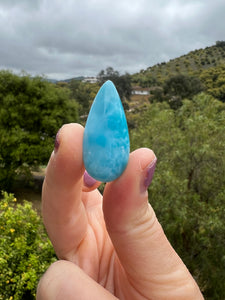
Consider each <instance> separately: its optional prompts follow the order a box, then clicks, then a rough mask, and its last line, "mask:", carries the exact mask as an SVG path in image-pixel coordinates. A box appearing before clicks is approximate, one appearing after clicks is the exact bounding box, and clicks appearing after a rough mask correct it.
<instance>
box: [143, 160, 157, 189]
mask: <svg viewBox="0 0 225 300" xmlns="http://www.w3.org/2000/svg"><path fill="white" fill-rule="evenodd" d="M156 162H157V158H156V157H155V159H154V160H153V161H152V162H151V163H150V164H149V165H148V166H147V167H146V169H145V170H144V172H145V176H144V181H143V185H142V187H141V192H146V191H147V189H148V187H149V186H150V184H151V182H152V179H153V176H154V172H155V168H156Z"/></svg>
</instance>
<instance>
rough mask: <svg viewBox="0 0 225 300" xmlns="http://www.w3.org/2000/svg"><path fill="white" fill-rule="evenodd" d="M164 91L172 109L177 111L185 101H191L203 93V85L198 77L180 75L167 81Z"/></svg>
mask: <svg viewBox="0 0 225 300" xmlns="http://www.w3.org/2000/svg"><path fill="white" fill-rule="evenodd" d="M163 89H164V94H165V95H166V97H167V99H168V102H169V104H170V107H171V108H173V109H177V108H179V107H180V106H182V100H183V99H185V98H189V99H191V98H192V97H193V96H194V95H197V94H198V93H200V92H201V91H203V85H202V83H201V81H200V80H199V79H198V78H197V77H192V76H186V75H182V74H179V75H175V76H172V77H170V78H169V79H168V80H166V81H165V83H164V86H163Z"/></svg>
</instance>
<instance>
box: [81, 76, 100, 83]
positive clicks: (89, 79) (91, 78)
mask: <svg viewBox="0 0 225 300" xmlns="http://www.w3.org/2000/svg"><path fill="white" fill-rule="evenodd" d="M82 82H88V83H97V82H98V79H97V77H85V78H84V79H83V80H82Z"/></svg>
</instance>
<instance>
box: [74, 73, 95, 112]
mask: <svg viewBox="0 0 225 300" xmlns="http://www.w3.org/2000/svg"><path fill="white" fill-rule="evenodd" d="M68 88H69V89H70V91H71V95H72V98H73V99H76V101H77V102H78V103H79V115H80V116H82V115H87V114H88V112H89V110H90V107H91V104H92V102H93V100H94V98H95V96H96V94H97V92H98V90H99V85H98V84H93V83H84V82H81V81H78V80H75V79H73V80H71V81H70V82H69V83H68Z"/></svg>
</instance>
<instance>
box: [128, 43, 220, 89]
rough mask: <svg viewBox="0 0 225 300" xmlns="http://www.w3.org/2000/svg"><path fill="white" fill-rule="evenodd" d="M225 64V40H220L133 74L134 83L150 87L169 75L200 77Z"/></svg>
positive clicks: (161, 81)
mask: <svg viewBox="0 0 225 300" xmlns="http://www.w3.org/2000/svg"><path fill="white" fill-rule="evenodd" d="M221 65H225V42H223V41H218V42H216V44H215V45H214V46H211V47H206V48H205V49H198V50H194V51H191V52H189V53H188V54H186V55H182V56H180V57H178V58H175V59H171V60H170V61H169V62H162V63H160V64H157V65H154V66H152V67H149V68H147V69H146V70H141V71H140V73H136V74H134V75H132V82H133V84H134V85H140V86H142V87H150V86H152V85H160V84H162V83H164V81H165V80H167V79H168V78H169V77H172V76H174V75H178V74H185V75H189V76H197V77H199V76H200V75H201V73H202V72H203V71H204V70H207V69H209V68H215V67H218V66H221Z"/></svg>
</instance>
